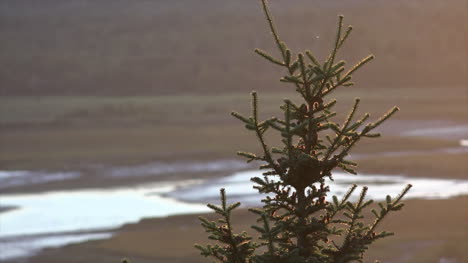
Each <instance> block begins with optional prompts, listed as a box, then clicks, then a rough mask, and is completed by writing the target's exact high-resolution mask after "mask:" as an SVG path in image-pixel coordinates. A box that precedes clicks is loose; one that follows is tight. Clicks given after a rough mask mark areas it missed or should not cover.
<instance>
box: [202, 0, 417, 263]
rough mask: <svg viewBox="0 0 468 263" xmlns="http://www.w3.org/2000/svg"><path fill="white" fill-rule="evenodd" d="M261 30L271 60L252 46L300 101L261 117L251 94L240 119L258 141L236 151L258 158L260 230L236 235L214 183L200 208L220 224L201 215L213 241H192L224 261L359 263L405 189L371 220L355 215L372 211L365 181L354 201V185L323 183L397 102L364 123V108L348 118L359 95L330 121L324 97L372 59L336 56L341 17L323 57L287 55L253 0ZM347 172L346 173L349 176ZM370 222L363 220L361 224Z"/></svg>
mask: <svg viewBox="0 0 468 263" xmlns="http://www.w3.org/2000/svg"><path fill="white" fill-rule="evenodd" d="M261 3H262V7H263V11H264V13H265V15H266V20H267V22H268V25H269V28H270V30H271V32H272V35H273V38H274V41H275V44H276V46H277V47H278V50H279V58H276V57H274V56H272V55H270V54H267V53H266V52H265V51H262V50H260V49H256V50H255V52H256V53H257V54H258V55H260V56H261V57H263V58H265V59H266V60H268V61H270V62H271V63H273V64H274V65H276V66H279V67H283V68H284V69H285V71H286V74H285V76H284V77H282V78H281V79H280V80H281V81H282V82H284V83H286V84H288V85H290V86H292V87H293V88H294V89H295V91H296V92H297V93H299V94H300V96H301V98H302V99H303V100H302V99H301V102H293V101H291V100H284V104H282V105H281V106H280V109H281V110H282V111H283V116H284V117H282V118H270V119H266V120H260V119H259V114H258V104H259V102H258V97H257V93H256V92H255V91H253V92H252V113H251V115H250V116H248V117H247V116H243V115H241V114H239V113H237V112H233V113H232V115H233V116H234V117H235V118H237V119H239V120H240V121H241V122H242V123H243V124H244V125H245V127H246V128H247V129H248V130H251V131H252V132H253V133H254V134H255V135H256V136H257V138H258V141H259V144H260V146H261V149H262V152H261V153H260V154H255V153H249V152H238V155H240V156H242V157H245V158H246V159H247V162H251V161H260V162H262V163H263V164H262V165H261V166H260V169H261V170H263V171H264V172H263V176H260V177H253V178H251V181H252V182H253V183H254V188H255V189H257V190H258V192H259V193H261V194H266V197H265V198H264V199H262V200H261V201H262V203H263V207H261V208H255V209H250V211H251V212H252V213H254V214H256V215H257V216H258V220H257V224H256V225H253V226H252V228H253V229H254V230H255V231H256V232H258V233H257V234H256V236H258V239H259V241H257V242H255V241H254V239H253V238H252V236H250V235H248V234H247V233H246V232H241V233H235V232H234V230H233V227H232V221H231V213H232V211H233V210H235V209H236V208H238V207H239V206H240V203H239V202H237V203H234V204H231V205H228V204H227V203H226V193H225V190H224V189H221V205H220V206H217V205H213V204H208V207H209V208H211V209H212V210H213V211H214V212H215V213H216V214H218V215H219V216H220V218H219V220H218V221H209V220H207V219H205V218H203V217H200V220H201V224H202V226H203V227H204V229H205V230H206V232H208V233H209V239H211V240H214V241H216V244H214V245H211V244H209V245H199V244H196V245H195V247H196V248H197V249H199V250H200V252H201V255H203V256H205V257H210V258H213V259H215V260H216V261H217V262H225V263H247V262H255V263H257V262H258V263H267V262H268V263H283V262H284V263H286V262H287V263H344V262H354V261H357V262H362V259H363V255H364V253H365V252H366V250H367V249H368V246H369V245H370V244H372V243H373V242H374V241H376V240H377V239H380V238H384V237H387V236H390V235H392V234H393V233H390V232H386V231H381V232H379V231H377V229H376V228H377V227H378V226H379V224H380V222H381V221H382V220H383V219H384V218H385V217H386V216H387V215H388V214H389V213H390V212H392V211H397V210H400V209H401V208H402V207H403V204H402V203H401V200H402V198H403V197H404V195H405V194H406V193H407V192H408V191H409V189H410V188H411V185H408V186H407V187H405V188H404V189H403V190H402V192H401V193H400V194H399V195H398V196H396V197H395V198H392V197H390V196H389V195H387V197H386V200H385V201H383V202H380V203H378V206H376V207H377V209H373V208H372V209H371V211H372V214H373V217H375V218H373V219H372V220H370V221H369V220H367V221H366V220H364V218H363V211H364V210H365V209H370V208H371V207H373V206H372V205H371V204H372V203H373V201H372V200H366V193H367V187H363V188H362V189H361V191H360V194H359V195H358V197H357V200H356V201H350V200H351V198H350V197H351V196H352V194H353V193H354V192H355V190H356V189H357V188H358V187H357V185H352V186H350V189H349V190H348V192H347V193H346V194H345V195H344V196H342V197H341V199H339V198H338V197H337V196H333V197H331V198H329V197H328V193H329V191H330V187H329V185H327V183H326V181H325V179H327V178H329V179H331V180H333V171H334V169H335V168H340V169H342V170H344V171H346V172H348V173H350V174H356V171H355V167H356V166H357V163H355V162H353V161H351V160H349V159H348V158H349V152H350V150H351V149H352V148H353V147H354V146H355V145H356V144H357V143H358V142H359V141H360V140H361V139H363V138H376V137H379V136H380V134H379V133H375V132H374V130H375V129H376V128H377V127H379V126H380V125H381V124H382V123H383V122H384V121H386V120H387V119H388V118H390V117H391V116H392V115H393V114H395V113H396V112H397V111H398V108H397V107H394V108H392V109H390V110H389V111H388V112H387V113H386V114H384V115H383V116H382V117H380V118H379V119H378V120H376V121H374V122H368V121H367V120H368V119H369V117H370V115H369V114H368V113H366V114H364V115H363V116H361V117H359V118H357V119H356V116H355V115H356V111H357V109H358V106H359V104H360V100H359V99H356V100H355V101H354V105H353V106H352V108H351V110H350V112H349V114H348V115H347V117H346V119H345V120H344V121H343V123H341V124H338V123H335V122H333V121H332V119H333V117H334V116H335V115H336V112H333V110H332V109H333V107H334V106H335V104H336V100H334V99H328V97H329V96H330V95H331V94H332V93H333V92H334V91H336V90H338V89H339V88H340V87H349V86H352V85H354V83H353V82H351V79H352V75H353V73H354V72H356V71H357V70H359V69H360V68H361V67H362V66H364V65H365V64H367V63H368V62H369V61H371V60H372V59H373V58H374V57H373V56H372V55H370V56H368V57H366V58H364V59H363V60H361V61H360V62H359V63H357V64H356V65H354V66H353V67H351V68H350V69H349V70H345V64H346V63H345V61H343V60H340V61H338V60H337V53H338V51H339V50H340V48H341V47H342V46H343V44H344V42H345V41H346V40H347V39H348V37H349V35H350V33H351V31H352V27H351V26H350V27H348V28H347V29H346V30H344V29H343V16H340V17H339V22H338V32H337V34H336V40H335V41H334V45H333V49H332V51H331V53H330V55H329V56H328V57H327V58H326V59H325V61H324V62H320V61H319V60H318V59H317V58H316V57H315V56H314V55H313V53H312V52H310V51H308V50H307V51H305V52H301V53H297V54H294V53H293V52H292V51H291V50H290V49H289V48H288V47H287V46H286V44H285V43H284V42H283V41H281V39H280V38H279V36H278V33H277V31H276V29H275V26H274V23H273V20H272V16H271V14H270V11H269V9H268V6H267V1H266V0H261ZM270 130H272V131H274V132H278V133H280V135H281V138H282V139H281V145H282V146H281V147H279V148H277V147H270V146H268V145H267V143H266V139H265V133H266V132H267V131H270ZM350 176H352V175H350ZM369 222H370V223H369Z"/></svg>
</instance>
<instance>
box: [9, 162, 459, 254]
mask: <svg viewBox="0 0 468 263" xmlns="http://www.w3.org/2000/svg"><path fill="white" fill-rule="evenodd" d="M253 176H261V173H260V172H259V171H258V170H256V171H245V172H238V173H234V174H233V175H231V176H228V177H224V178H220V179H208V180H204V181H202V180H191V181H179V182H161V183H157V184H152V185H142V186H139V187H133V188H116V189H109V190H74V191H56V192H47V193H42V194H16V195H15V194H9V195H2V196H0V200H1V205H2V206H15V207H19V208H18V209H15V210H11V211H9V212H6V213H2V214H1V215H0V251H2V252H3V251H12V252H11V253H9V254H6V253H0V254H2V256H0V259H2V258H3V259H7V258H10V257H17V256H24V255H29V254H31V253H35V252H36V251H38V250H39V249H41V248H44V247H47V246H50V245H53V246H60V245H65V244H68V243H73V242H79V241H83V240H89V239H96V238H107V237H108V236H109V235H111V234H110V233H105V234H106V235H104V234H103V233H100V234H93V235H90V234H86V235H84V234H76V235H75V234H69V233H66V232H70V231H82V230H96V229H109V228H115V227H119V226H121V225H123V224H125V223H130V222H137V221H138V220H140V219H142V218H144V217H165V216H169V215H175V214H186V213H199V212H208V211H209V210H208V208H207V207H206V206H205V204H206V203H207V202H215V203H218V202H219V201H218V198H219V188H221V187H224V188H226V191H227V194H228V198H229V199H230V200H231V201H241V202H243V204H244V205H259V204H260V203H259V199H260V198H259V195H258V194H257V192H256V190H254V189H253V188H252V183H251V182H250V178H251V177H253ZM334 179H335V180H334V181H333V182H329V183H330V185H331V187H330V188H331V194H330V195H338V196H342V195H343V194H344V193H345V192H346V191H347V189H348V188H349V186H350V184H352V183H356V184H358V185H367V186H369V191H368V197H369V198H373V199H382V198H385V195H386V194H393V195H395V194H398V193H399V192H400V191H401V190H402V189H403V187H404V186H405V185H406V184H408V183H410V184H413V185H414V187H413V188H412V189H411V191H410V192H409V193H408V195H407V196H406V197H407V198H424V199H435V198H449V197H452V196H456V195H463V194H468V180H450V179H432V178H410V177H405V176H386V175H357V176H355V175H348V174H343V173H335V174H334ZM356 194H357V193H356Z"/></svg>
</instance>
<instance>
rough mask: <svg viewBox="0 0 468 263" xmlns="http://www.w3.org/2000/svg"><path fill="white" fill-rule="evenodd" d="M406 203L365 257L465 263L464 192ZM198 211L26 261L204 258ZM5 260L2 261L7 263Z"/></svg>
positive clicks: (241, 225)
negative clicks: (387, 234) (199, 246)
mask: <svg viewBox="0 0 468 263" xmlns="http://www.w3.org/2000/svg"><path fill="white" fill-rule="evenodd" d="M404 203H405V204H406V206H405V208H404V209H403V211H402V212H401V213H394V214H393V215H391V216H390V218H387V220H386V221H384V222H383V225H382V226H383V228H384V229H385V230H388V231H392V232H393V231H394V232H396V236H395V237H390V238H388V239H385V240H383V241H380V242H377V243H376V244H375V245H373V249H371V251H373V252H372V253H371V254H369V258H370V257H376V256H379V258H381V259H382V260H397V261H392V262H403V261H398V260H399V258H400V260H401V258H402V257H403V255H406V256H407V257H409V258H413V257H416V256H418V255H426V256H424V257H423V258H428V257H429V259H435V258H438V259H440V258H443V257H445V258H448V259H453V260H457V261H453V262H464V261H463V260H467V259H468V252H467V251H465V250H464V245H465V244H467V241H466V240H465V239H464V237H466V235H468V229H466V228H463V227H462V228H461V229H458V227H459V226H462V224H463V222H466V220H468V212H467V211H466V210H463V209H458V210H453V208H455V207H467V205H468V195H465V196H459V197H455V198H450V199H444V200H421V199H412V200H406V201H405V202H404ZM423 211H430V212H431V217H430V218H427V217H425V213H424V212H423ZM434 211H439V212H438V213H436V212H434ZM198 215H203V216H206V217H208V218H210V219H213V214H211V213H208V214H191V215H177V216H169V217H163V218H145V219H142V220H140V221H139V222H137V223H133V224H125V225H123V226H122V227H120V228H117V229H115V234H114V235H113V236H112V237H111V238H109V239H105V240H94V241H87V242H83V243H79V244H72V245H67V246H64V247H60V248H48V249H45V250H43V251H42V252H41V253H39V254H37V255H36V256H33V257H31V258H30V259H28V260H27V261H25V262H28V263H45V262H47V263H58V262H62V261H63V260H65V259H67V258H68V260H67V262H83V261H80V260H75V259H74V257H75V256H78V255H81V253H85V251H87V252H90V253H89V254H88V255H87V256H82V257H80V258H81V259H88V261H89V260H90V259H91V258H93V257H94V258H95V259H99V261H100V262H104V263H107V262H118V261H115V260H117V259H122V258H130V259H131V260H133V262H142V263H146V262H160V261H161V262H167V263H172V262H174V263H175V262H177V263H181V262H184V263H189V262H190V263H192V262H193V263H195V262H197V263H198V262H206V260H205V259H204V258H202V257H201V256H199V255H198V252H197V251H196V250H195V249H192V245H193V244H194V243H195V242H201V243H206V242H208V240H207V239H206V234H205V233H203V229H202V228H201V226H199V222H198V219H197V216H198ZM233 218H234V221H235V228H236V229H237V230H238V231H240V230H241V229H243V230H247V231H248V232H251V233H252V231H249V229H250V227H249V226H250V224H252V223H254V221H255V219H254V218H253V216H252V215H251V213H249V212H247V211H246V210H245V209H239V210H238V211H236V212H235V213H234V215H233ZM408 222H409V223H408ZM439 222H445V224H443V225H440V224H439ZM456 229H458V230H456ZM427 240H429V241H427ZM405 245H408V246H415V247H416V248H417V249H414V250H410V249H408V248H407V247H405ZM453 250H454V251H457V252H456V253H453V254H447V253H448V252H447V251H453ZM176 252H177V253H176ZM399 255H400V256H399ZM9 262H10V261H5V263H9ZM11 262H13V261H11ZM89 262H91V261H89ZM382 262H386V261H382ZM404 262H407V261H404ZM411 262H422V261H411ZM426 262H435V261H426Z"/></svg>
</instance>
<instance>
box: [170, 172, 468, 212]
mask: <svg viewBox="0 0 468 263" xmlns="http://www.w3.org/2000/svg"><path fill="white" fill-rule="evenodd" d="M254 176H260V177H261V176H262V174H261V172H259V171H245V172H238V173H235V174H234V175H232V176H229V177H226V178H222V179H218V180H210V181H205V182H204V183H202V184H198V185H191V186H186V187H182V188H178V189H177V190H176V191H173V192H170V193H168V194H167V195H168V196H170V197H174V198H178V199H180V200H184V201H187V202H195V203H199V202H207V201H209V202H218V199H219V188H221V187H224V188H226V193H227V196H228V198H229V197H231V198H229V199H231V200H232V201H240V202H242V203H243V204H248V205H259V196H258V194H257V190H255V189H253V188H252V183H251V182H250V180H249V179H250V178H251V177H254ZM333 178H334V181H329V180H328V183H329V184H330V190H331V192H330V194H329V196H332V195H337V196H338V197H340V196H341V195H343V194H344V193H345V192H346V191H347V190H348V189H349V186H350V185H351V184H357V185H360V186H364V185H366V186H369V190H368V192H367V196H368V198H371V199H374V200H380V199H383V198H385V196H386V195H387V194H393V195H395V194H398V193H400V191H401V190H402V189H403V188H404V187H405V186H406V185H407V184H412V185H413V188H411V191H410V192H409V193H408V194H407V195H406V198H422V199H440V198H449V197H453V196H457V195H463V194H468V180H451V179H436V178H417V177H406V176H390V175H349V174H345V173H334V175H333Z"/></svg>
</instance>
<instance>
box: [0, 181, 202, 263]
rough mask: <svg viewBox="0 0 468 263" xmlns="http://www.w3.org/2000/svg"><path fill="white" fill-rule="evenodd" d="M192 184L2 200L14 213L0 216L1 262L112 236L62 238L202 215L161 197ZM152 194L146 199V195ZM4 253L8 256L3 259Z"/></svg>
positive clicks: (198, 206) (195, 206) (192, 206)
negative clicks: (146, 220)
mask: <svg viewBox="0 0 468 263" xmlns="http://www.w3.org/2000/svg"><path fill="white" fill-rule="evenodd" d="M195 182H196V181H186V182H178V183H162V184H158V185H153V186H151V185H149V186H142V187H137V188H124V189H113V190H78V191H67V192H65V191H63V192H48V193H44V194H22V195H3V196H1V198H0V200H1V203H2V204H5V205H6V204H8V205H15V206H18V207H20V208H19V209H16V210H13V211H10V212H8V213H3V214H1V215H0V251H1V253H0V254H1V255H0V261H2V260H5V259H9V258H14V257H19V256H27V255H31V254H33V253H36V252H37V251H39V250H40V249H42V248H44V247H49V246H62V245H65V244H70V243H76V242H81V241H86V240H89V239H101V238H107V237H109V236H110V235H111V234H110V233H107V234H86V235H83V234H77V235H75V234H68V235H64V234H62V233H63V232H68V231H77V230H80V231H81V230H93V229H103V228H106V229H107V228H115V227H119V226H121V225H123V224H125V223H132V222H137V221H138V220H140V219H142V218H144V217H165V216H169V215H176V214H186V213H197V212H206V211H208V208H207V207H206V206H205V205H202V204H189V203H183V202H180V201H177V200H175V199H172V198H168V197H162V196H160V195H161V194H163V193H167V192H170V191H173V190H174V189H175V188H176V187H178V186H182V185H186V184H193V183H195ZM148 192H151V193H156V195H151V196H148V195H147V193H148ZM4 251H9V252H8V253H6V252H5V253H4Z"/></svg>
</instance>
